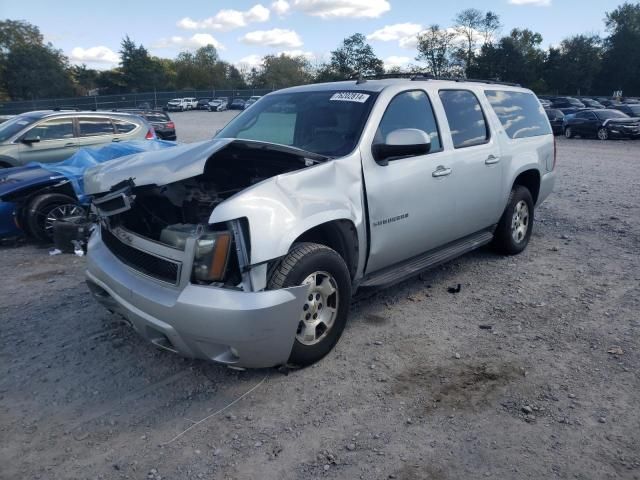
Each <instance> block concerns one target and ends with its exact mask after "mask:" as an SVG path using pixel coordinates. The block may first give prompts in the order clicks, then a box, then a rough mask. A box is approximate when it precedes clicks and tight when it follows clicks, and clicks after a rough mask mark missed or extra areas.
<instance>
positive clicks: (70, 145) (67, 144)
mask: <svg viewBox="0 0 640 480" xmlns="http://www.w3.org/2000/svg"><path fill="white" fill-rule="evenodd" d="M64 146H65V147H75V146H76V144H75V143H65V144H64Z"/></svg>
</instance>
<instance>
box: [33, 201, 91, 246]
mask: <svg viewBox="0 0 640 480" xmlns="http://www.w3.org/2000/svg"><path fill="white" fill-rule="evenodd" d="M84 213H85V212H84V209H83V208H82V207H80V206H79V205H78V201H77V200H76V199H75V198H72V197H70V196H68V195H63V194H61V193H47V194H44V195H38V196H37V197H35V198H34V199H33V200H31V202H30V203H29V206H28V207H27V212H26V214H25V219H26V223H27V227H28V231H29V233H31V235H33V236H34V237H35V238H36V239H38V240H40V241H41V242H51V241H52V240H53V224H54V223H55V221H56V220H60V219H62V218H66V217H70V216H78V215H84Z"/></svg>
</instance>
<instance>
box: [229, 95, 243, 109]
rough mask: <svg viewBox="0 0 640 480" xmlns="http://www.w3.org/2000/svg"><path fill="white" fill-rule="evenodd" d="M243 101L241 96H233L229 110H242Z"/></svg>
mask: <svg viewBox="0 0 640 480" xmlns="http://www.w3.org/2000/svg"><path fill="white" fill-rule="evenodd" d="M245 103H246V102H245V101H244V100H243V99H242V98H234V99H233V101H232V102H231V105H229V110H244V104H245Z"/></svg>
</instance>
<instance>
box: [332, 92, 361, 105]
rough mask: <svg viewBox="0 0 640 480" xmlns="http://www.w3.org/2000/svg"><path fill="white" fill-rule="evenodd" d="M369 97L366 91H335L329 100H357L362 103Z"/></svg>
mask: <svg viewBox="0 0 640 480" xmlns="http://www.w3.org/2000/svg"><path fill="white" fill-rule="evenodd" d="M368 98H369V95H367V94H366V93H358V92H337V93H334V94H333V95H331V98H330V99H329V100H331V101H334V102H358V103H364V102H366V101H367V99H368Z"/></svg>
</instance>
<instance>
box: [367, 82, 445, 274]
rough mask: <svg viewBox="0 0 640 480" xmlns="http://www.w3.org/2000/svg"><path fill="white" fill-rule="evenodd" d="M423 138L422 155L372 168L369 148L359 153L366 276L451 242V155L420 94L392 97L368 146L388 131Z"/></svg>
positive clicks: (382, 137)
mask: <svg viewBox="0 0 640 480" xmlns="http://www.w3.org/2000/svg"><path fill="white" fill-rule="evenodd" d="M404 128H414V129H419V130H422V131H424V132H425V133H427V135H429V137H430V139H431V148H430V151H429V153H427V154H426V155H418V156H414V157H408V158H401V159H398V160H393V161H389V162H388V164H386V165H381V164H378V163H377V162H376V161H375V159H374V158H373V155H372V152H371V148H363V149H362V165H363V172H364V180H365V185H366V196H367V206H368V211H369V229H370V232H371V240H370V253H369V260H368V263H367V272H366V273H372V272H375V271H377V270H380V269H382V268H385V267H388V266H390V265H393V264H396V263H399V262H401V261H403V260H407V259H409V258H411V257H414V256H416V255H419V254H421V253H423V252H426V251H428V250H431V249H434V248H436V247H439V246H441V245H444V244H446V243H448V242H450V241H452V240H454V239H455V233H454V232H455V230H454V228H452V227H453V223H454V222H455V216H454V213H455V193H454V192H455V189H454V188H452V184H451V181H452V180H454V177H450V176H449V175H448V173H447V172H449V173H450V172H451V170H450V168H451V162H452V152H451V150H450V149H449V150H445V149H444V148H443V145H442V138H441V136H440V131H439V128H438V123H437V121H436V118H435V115H434V113H433V108H432V105H431V101H430V99H429V97H428V96H427V94H426V92H425V91H423V90H417V89H416V90H411V91H405V92H401V93H399V94H398V95H396V96H395V97H394V98H393V99H392V100H391V101H390V102H389V105H388V106H387V109H386V111H385V113H384V115H383V116H382V119H381V121H380V123H379V126H378V128H377V131H376V134H375V137H374V139H373V142H372V143H373V144H375V143H383V142H384V141H385V139H386V137H387V135H389V133H391V132H392V131H394V130H398V129H404Z"/></svg>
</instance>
